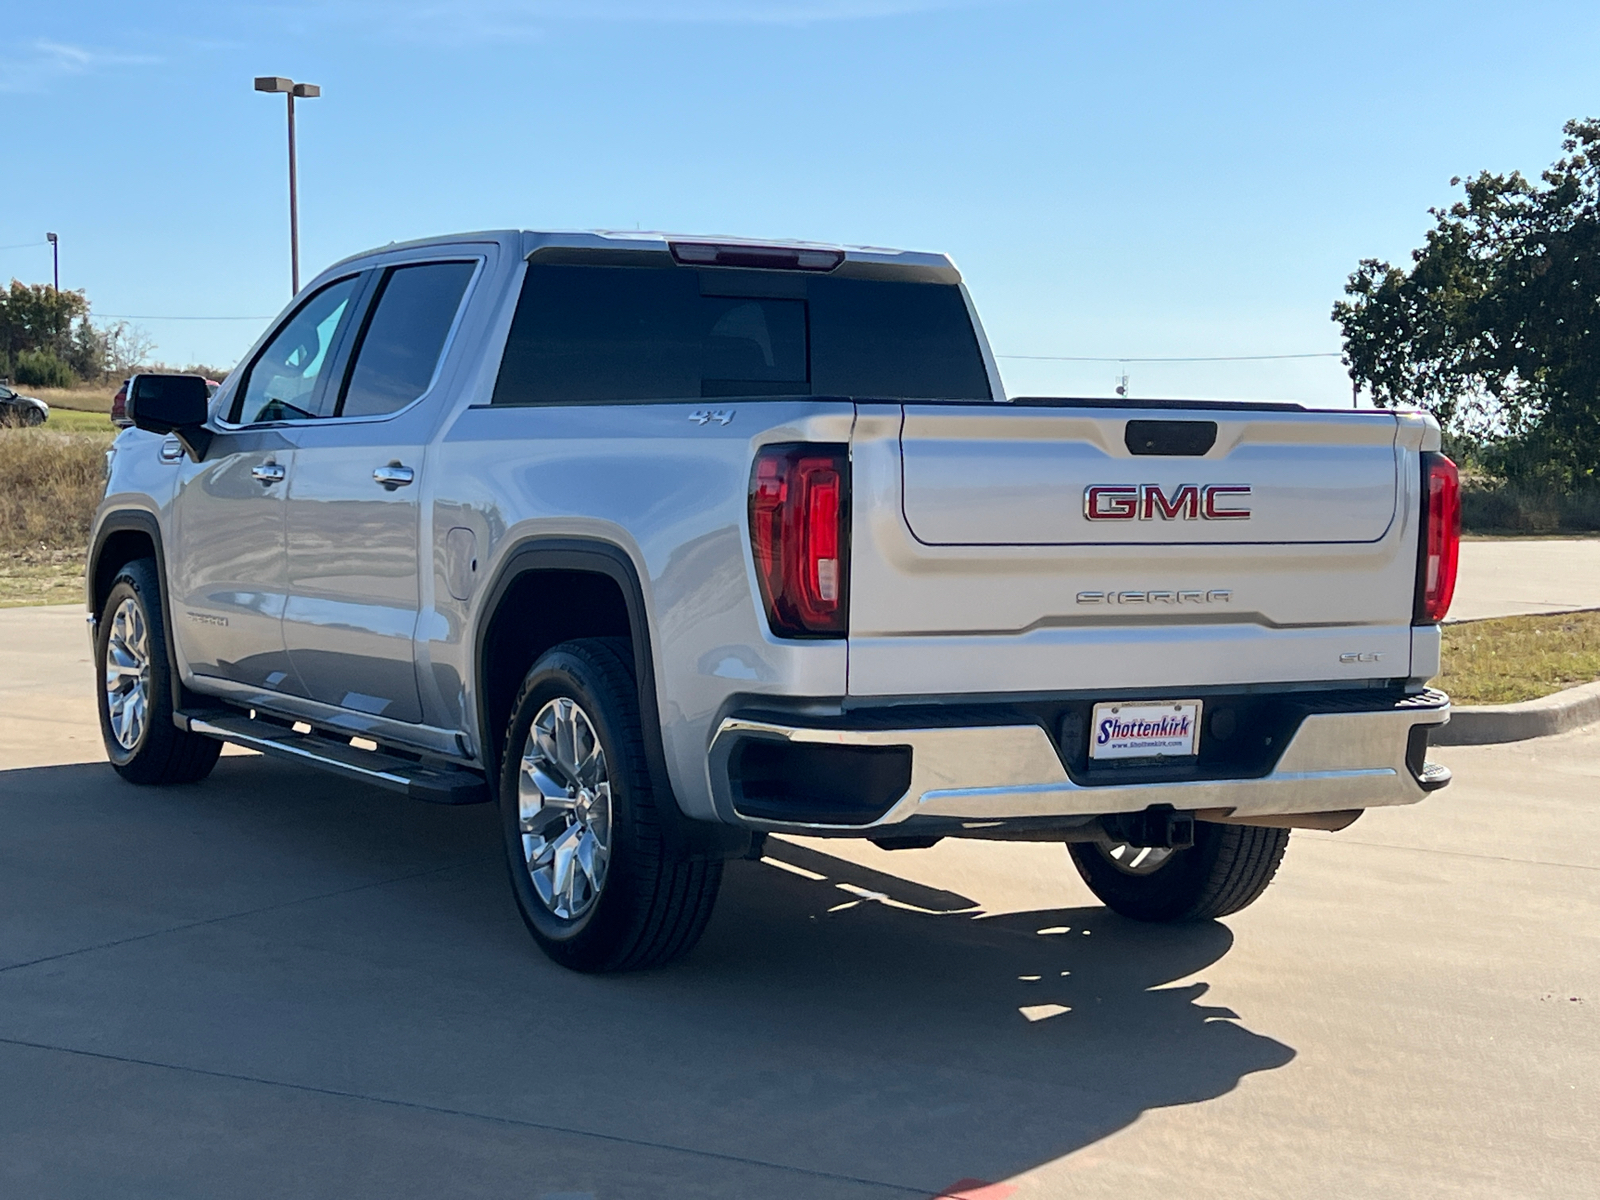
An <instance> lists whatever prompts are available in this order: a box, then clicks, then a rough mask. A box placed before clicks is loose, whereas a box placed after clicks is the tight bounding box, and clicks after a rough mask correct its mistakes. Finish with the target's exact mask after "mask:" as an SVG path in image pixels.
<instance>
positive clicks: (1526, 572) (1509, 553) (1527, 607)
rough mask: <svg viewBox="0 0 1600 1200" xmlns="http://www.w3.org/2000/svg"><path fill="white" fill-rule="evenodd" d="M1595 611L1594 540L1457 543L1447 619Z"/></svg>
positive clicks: (1598, 553) (1597, 567) (1598, 547)
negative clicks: (1458, 556) (1458, 554)
mask: <svg viewBox="0 0 1600 1200" xmlns="http://www.w3.org/2000/svg"><path fill="white" fill-rule="evenodd" d="M1575 608H1600V538H1550V539H1533V538H1519V539H1506V540H1504V541H1479V540H1476V539H1469V540H1467V541H1464V542H1462V543H1461V567H1460V574H1459V575H1458V576H1457V578H1456V597H1455V601H1454V603H1452V604H1451V605H1450V619H1451V620H1452V621H1475V620H1478V619H1479V618H1482V617H1513V616H1520V615H1522V614H1524V613H1545V612H1567V611H1570V610H1572V609H1575Z"/></svg>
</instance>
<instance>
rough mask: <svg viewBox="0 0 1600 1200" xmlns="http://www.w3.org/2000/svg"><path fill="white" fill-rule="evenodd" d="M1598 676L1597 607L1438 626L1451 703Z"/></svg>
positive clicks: (1506, 697) (1529, 692)
mask: <svg viewBox="0 0 1600 1200" xmlns="http://www.w3.org/2000/svg"><path fill="white" fill-rule="evenodd" d="M1596 679H1600V612H1578V613H1553V614H1549V615H1537V616H1527V617H1494V618H1492V619H1490V620H1487V621H1460V622H1458V623H1456V624H1453V625H1446V626H1445V627H1444V673H1443V674H1442V675H1440V676H1439V678H1438V679H1436V680H1434V684H1435V686H1437V687H1441V688H1443V689H1444V690H1445V691H1447V692H1449V693H1450V698H1451V700H1452V701H1454V702H1455V703H1457V704H1516V703H1518V702H1520V701H1523V700H1533V699H1537V698H1538V697H1540V696H1548V695H1550V693H1552V692H1559V691H1561V689H1563V688H1569V687H1574V686H1576V685H1577V684H1580V683H1592V682H1594V681H1595V680H1596Z"/></svg>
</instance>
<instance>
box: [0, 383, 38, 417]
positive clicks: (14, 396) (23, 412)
mask: <svg viewBox="0 0 1600 1200" xmlns="http://www.w3.org/2000/svg"><path fill="white" fill-rule="evenodd" d="M49 419H50V406H49V405H48V404H46V403H45V402H44V401H43V400H40V399H39V398H38V397H36V396H24V395H22V394H21V393H20V392H18V391H16V390H15V389H14V388H12V387H11V386H10V385H9V384H4V383H0V425H43V424H44V423H45V422H46V421H48V420H49Z"/></svg>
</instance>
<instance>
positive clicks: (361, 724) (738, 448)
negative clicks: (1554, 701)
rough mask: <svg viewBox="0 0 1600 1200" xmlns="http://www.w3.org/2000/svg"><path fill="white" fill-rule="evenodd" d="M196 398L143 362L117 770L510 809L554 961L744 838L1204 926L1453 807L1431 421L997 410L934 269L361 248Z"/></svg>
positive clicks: (659, 946)
mask: <svg viewBox="0 0 1600 1200" xmlns="http://www.w3.org/2000/svg"><path fill="white" fill-rule="evenodd" d="M200 382H201V381H200V380H199V379H197V378H195V377H192V376H191V377H181V376H176V377H174V376H168V377H152V376H138V377H135V379H134V380H133V382H132V384H131V387H130V394H132V395H133V397H134V402H133V404H132V405H131V408H132V411H133V415H134V417H135V419H136V421H137V424H138V428H137V429H135V430H130V431H127V432H124V433H123V434H122V435H121V436H120V437H119V438H118V440H117V443H116V447H115V452H114V455H113V458H112V462H111V468H110V478H109V482H108V485H107V489H106V496H105V500H104V502H103V503H102V504H101V506H100V509H99V512H98V515H97V516H96V519H95V524H94V531H93V537H92V541H91V550H90V557H89V563H88V572H87V589H88V594H87V599H88V608H89V612H90V614H91V619H92V621H93V623H94V624H93V629H94V639H95V641H94V644H95V655H96V664H97V672H96V679H97V680H98V681H101V682H100V685H99V686H98V687H97V691H98V697H99V710H100V721H101V732H102V735H103V739H104V742H105V747H106V751H107V754H108V755H109V757H110V759H111V762H112V765H113V766H114V767H115V768H116V770H117V771H118V772H119V773H120V774H121V775H122V777H123V778H124V779H127V780H129V781H131V782H134V783H138V784H173V783H182V782H187V781H195V780H199V779H202V778H203V777H205V775H206V774H207V773H208V772H209V771H210V770H211V768H212V765H213V764H214V763H215V762H216V759H217V754H218V750H219V748H220V746H221V744H222V743H223V742H225V741H226V742H235V743H238V744H240V745H242V746H248V747H252V748H254V749H257V750H260V751H263V752H264V753H266V754H269V755H282V756H285V757H288V758H290V759H292V760H293V761H295V762H299V763H302V764H310V765H313V766H316V767H320V768H323V769H325V770H327V771H330V772H333V773H336V774H339V775H342V776H345V777H347V778H351V779H357V780H363V781H366V782H368V783H371V784H375V785H377V786H380V787H387V788H393V789H395V790H398V791H400V792H403V793H405V794H407V795H409V796H410V797H412V798H414V799H419V800H428V801H433V802H438V803H449V804H456V803H474V802H479V801H484V802H492V803H496V804H498V805H499V807H500V813H501V829H502V833H503V837H504V846H505V853H506V861H507V865H508V867H509V872H510V878H511V886H512V892H513V895H514V896H515V898H516V903H517V905H518V908H519V910H520V912H521V915H522V918H523V921H524V922H525V923H526V925H527V927H528V929H529V930H530V932H531V933H532V935H533V937H534V938H535V939H536V940H537V941H538V942H539V944H540V945H541V946H542V947H543V948H544V950H545V951H546V952H547V953H548V954H549V955H550V956H551V957H552V958H554V959H555V960H556V961H558V962H560V963H563V964H565V965H567V966H570V967H574V968H577V969H581V970H617V969H624V968H633V967H643V966H648V965H652V964H659V963H662V962H666V961H668V960H670V959H672V958H674V957H676V956H677V955H679V954H682V953H684V952H685V951H686V950H687V949H688V948H689V947H691V946H692V945H693V944H694V942H695V940H696V939H697V938H698V937H699V936H700V933H701V931H702V930H703V929H704V927H705V924H706V921H707V920H708V918H709V916H710V913H711V909H712V905H713V903H714V901H715V899H716V895H717V889H718V886H719V884H720V881H721V878H722V870H723V862H724V860H725V859H727V858H730V857H735V856H741V855H749V856H754V855H759V853H760V845H761V842H762V840H763V839H764V838H765V837H766V836H767V835H768V834H770V833H775V832H781V833H790V834H803V835H809V836H816V837H851V838H864V839H869V840H871V841H873V842H875V843H876V844H877V845H878V846H880V847H883V848H885V849H891V850H893V849H907V848H915V847H925V846H930V845H932V844H933V843H935V842H937V841H939V840H940V839H941V838H947V837H960V838H986V839H998V840H1004V841H1048V842H1056V843H1060V844H1063V845H1064V846H1065V850H1064V851H1063V854H1062V859H1061V862H1062V869H1063V870H1065V869H1068V863H1069V861H1070V862H1071V863H1072V864H1073V866H1075V868H1076V869H1077V871H1078V872H1079V873H1080V874H1081V875H1082V877H1083V878H1084V880H1085V881H1086V882H1087V883H1088V886H1089V887H1090V888H1091V889H1092V890H1093V891H1094V893H1095V894H1096V895H1097V896H1099V897H1100V898H1101V899H1102V900H1103V901H1104V902H1105V903H1106V904H1108V905H1110V906H1111V907H1112V908H1114V909H1116V910H1117V911H1118V912H1121V913H1124V914H1126V915H1128V916H1130V917H1134V918H1138V919H1140V920H1146V921H1163V922H1171V921H1195V920H1204V919H1209V918H1214V917H1219V916H1224V915H1226V914H1228V913H1232V912H1236V911H1238V910H1239V909H1241V908H1243V907H1244V906H1246V905H1248V904H1250V903H1252V902H1254V901H1255V900H1256V899H1257V897H1259V896H1260V895H1261V894H1262V892H1263V890H1264V889H1265V888H1266V887H1267V885H1268V883H1269V882H1270V881H1271V879H1272V878H1273V875H1274V873H1275V872H1276V871H1277V869H1278V865H1279V862H1280V860H1281V859H1282V857H1283V853H1284V848H1285V846H1286V845H1287V843H1288V839H1289V833H1290V830H1291V829H1300V828H1309V829H1319V830H1338V829H1343V828H1345V827H1346V826H1348V825H1349V824H1350V823H1351V822H1353V821H1355V820H1356V819H1357V818H1358V817H1359V816H1360V815H1361V813H1362V811H1363V810H1365V809H1367V808H1375V807H1382V806H1389V805H1403V804H1412V803H1415V802H1417V801H1419V800H1422V799H1423V798H1424V797H1425V796H1427V795H1428V794H1429V793H1431V792H1433V791H1435V790H1436V789H1438V788H1441V787H1443V786H1444V785H1445V784H1446V783H1448V782H1449V779H1450V773H1449V771H1448V770H1446V769H1445V768H1444V767H1442V766H1439V765H1436V764H1434V763H1430V762H1429V761H1428V760H1427V749H1428V741H1429V737H1430V736H1431V735H1432V734H1433V732H1434V731H1435V730H1437V729H1438V728H1439V727H1440V726H1441V725H1442V724H1444V722H1445V721H1447V720H1448V719H1449V700H1448V697H1446V696H1445V695H1444V694H1443V693H1442V692H1439V691H1437V690H1434V689H1432V688H1430V687H1429V686H1428V681H1429V679H1430V678H1431V677H1432V676H1434V675H1436V674H1437V673H1438V671H1439V653H1440V627H1439V623H1440V621H1441V620H1442V619H1443V617H1444V616H1445V613H1446V610H1447V609H1448V607H1449V604H1450V596H1451V591H1452V589H1453V587H1454V579H1455V569H1456V552H1457V543H1458V536H1459V503H1458V501H1459V491H1458V480H1457V474H1456V469H1455V467H1454V465H1453V464H1452V463H1451V462H1450V460H1449V459H1448V458H1446V457H1444V456H1443V455H1442V454H1441V453H1440V432H1439V427H1438V425H1437V424H1436V423H1435V422H1434V421H1433V419H1432V418H1431V417H1429V416H1428V415H1427V414H1425V413H1422V412H1415V411H1395V410H1385V409H1379V410H1369V411H1351V410H1319V409H1311V408H1306V407H1302V406H1301V405H1298V404H1288V403H1219V402H1199V401H1179V400H1173V401H1142V402H1137V403H1135V402H1131V401H1118V400H1111V399H1079V398H1070V397H1067V398H1064V397H1008V396H1007V395H1006V394H1005V392H1004V390H1003V387H1002V383H1001V379H1000V375H999V373H998V371H997V369H996V367H995V362H994V358H993V355H992V354H991V353H990V351H989V348H988V344H987V342H986V340H985V338H984V335H983V332H982V329H981V327H980V326H979V325H978V323H977V320H976V316H975V310H974V309H973V307H972V304H971V301H970V299H969V297H968V295H967V292H966V290H965V288H964V286H963V284H962V282H961V277H960V275H959V274H958V273H957V271H956V269H955V267H954V266H953V265H952V264H951V262H950V261H949V260H948V259H947V258H946V257H944V256H943V255H938V254H917V253H902V252H897V251H887V250H863V249H849V248H843V247H832V246H816V245H787V246H769V245H757V244H751V243H742V242H708V241H705V240H701V239H678V238H664V237H661V236H657V235H590V234H582V235H576V234H547V233H526V232H504V233H495V234H474V235H470V236H462V237H455V238H441V239H437V240H430V241H422V242H413V243H410V244H406V245H392V246H389V247H385V248H384V249H381V250H376V251H372V252H370V253H367V254H363V255H358V256H356V257H354V258H351V259H347V260H346V261H344V262H341V263H339V264H337V265H336V266H333V267H331V268H329V269H328V270H327V271H325V272H323V273H322V274H321V275H320V276H319V277H318V278H317V279H316V280H315V281H313V282H312V284H311V285H310V286H309V287H308V288H306V289H305V291H304V292H302V293H301V295H300V296H299V297H297V298H296V299H295V301H294V303H293V305H292V306H291V307H290V308H289V309H288V310H287V311H286V312H285V313H284V314H283V316H282V317H281V318H280V319H279V320H277V321H276V322H274V323H273V325H272V326H271V327H270V328H269V329H268V330H267V332H266V333H265V334H264V335H263V337H262V338H261V340H260V341H259V342H258V343H257V344H256V346H255V348H254V349H253V350H252V351H251V352H250V354H249V355H248V356H247V357H246V358H245V359H244V361H243V364H242V365H241V367H240V368H239V369H238V370H237V371H234V372H232V373H231V374H230V375H229V377H228V380H227V382H226V383H225V384H224V385H223V387H222V388H221V390H220V391H218V393H217V394H216V396H215V397H208V396H207V394H206V390H205V389H204V388H203V387H201V386H200ZM352 739H356V740H354V741H353V740H352ZM374 746H375V747H376V748H375V749H374V748H373V747H374ZM1346 900H1347V902H1350V903H1358V902H1359V885H1358V884H1356V883H1352V884H1351V886H1350V887H1349V888H1347V889H1346ZM1308 932H1309V931H1308Z"/></svg>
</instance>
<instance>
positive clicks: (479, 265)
mask: <svg viewBox="0 0 1600 1200" xmlns="http://www.w3.org/2000/svg"><path fill="white" fill-rule="evenodd" d="M443 249H444V248H441V250H443ZM488 261H489V256H488V254H487V253H486V252H484V251H481V250H480V251H477V252H469V253H462V252H460V251H456V252H454V253H439V254H435V255H430V256H429V257H427V258H418V259H403V260H401V261H399V262H377V263H366V264H364V265H362V266H358V267H357V268H356V269H355V271H354V272H352V274H350V275H339V276H337V277H336V278H334V279H330V280H329V281H328V283H329V284H333V283H338V282H339V281H340V280H342V279H350V278H353V277H355V276H359V275H361V274H362V273H363V272H365V271H376V272H383V271H388V270H391V269H397V268H400V267H423V266H427V265H428V264H429V263H447V262H472V263H473V264H474V266H473V269H472V278H471V279H469V280H467V286H466V287H465V288H463V289H462V292H461V301H460V303H459V304H457V305H456V315H455V319H454V320H452V321H451V322H450V331H449V332H448V333H446V334H445V338H444V344H443V345H442V346H441V347H440V349H439V360H438V361H437V362H436V363H434V364H433V376H432V378H430V379H429V380H428V386H427V387H426V388H424V389H423V390H422V393H421V394H420V395H418V396H417V398H416V399H415V400H413V401H411V403H410V404H407V405H406V406H405V407H403V408H397V409H395V410H394V411H393V412H388V413H375V414H372V415H370V416H360V417H305V418H303V419H301V420H295V421H257V422H254V423H253V424H237V425H236V424H234V423H233V422H232V421H228V420H224V419H223V418H222V417H213V418H212V420H211V422H210V423H211V425H212V426H213V427H215V428H216V430H217V431H218V432H219V433H239V432H242V431H244V430H252V431H253V430H257V429H324V428H327V427H328V426H330V425H364V424H372V423H374V422H378V421H392V420H394V419H395V418H396V417H398V416H400V415H401V414H402V413H408V412H410V411H411V410H412V409H413V408H416V407H417V405H419V404H421V403H423V402H424V401H425V400H427V399H428V398H429V397H431V396H432V395H433V392H434V389H435V388H437V387H438V386H439V376H440V375H442V374H443V373H444V365H445V362H446V361H447V360H448V359H449V357H450V352H451V351H452V350H454V349H455V343H456V335H457V334H459V333H460V331H461V324H462V321H463V320H465V318H466V312H467V308H468V307H469V305H470V304H471V302H472V296H473V292H474V290H475V289H476V288H477V286H478V282H479V281H480V280H481V279H482V278H483V275H484V272H485V271H486V270H487V268H488ZM324 286H326V285H324ZM321 290H322V288H321V287H319V288H318V289H317V291H321ZM379 299H380V300H381V299H382V297H379ZM301 307H302V306H301V305H296V306H295V308H294V309H293V310H292V312H291V313H290V316H289V318H288V319H289V320H293V319H294V313H297V312H299V311H300V308H301ZM369 315H370V314H368V313H365V312H363V313H362V314H361V319H362V322H363V323H365V321H366V319H367V317H368V316H369ZM285 324H287V321H283V322H279V323H278V324H277V325H275V326H273V329H272V332H271V333H270V334H269V335H268V336H267V339H266V341H265V342H264V343H263V344H262V348H261V349H262V351H264V350H265V349H266V347H267V346H269V345H271V344H272V339H273V338H274V337H276V336H277V335H278V333H279V332H280V331H281V330H282V329H283V327H284V325H285ZM256 357H257V358H259V357H260V351H258V352H257V354H256ZM344 365H345V368H346V369H347V370H348V368H349V363H348V362H346V363H345V364H344ZM250 367H251V369H254V367H255V361H254V359H252V360H251V363H250ZM339 386H340V387H341V388H343V386H344V380H342V379H341V380H340V381H339ZM223 394H224V390H223V389H221V388H219V389H218V390H217V395H218V396H222V395H223ZM228 396H229V398H228V403H227V405H225V406H222V407H232V404H233V398H232V394H231V393H229V394H228Z"/></svg>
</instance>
